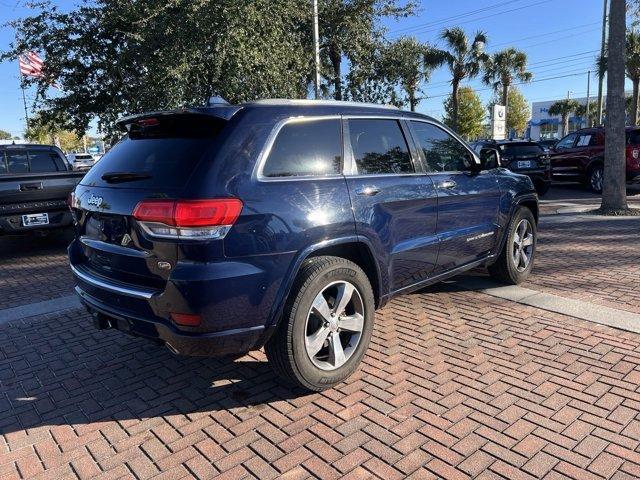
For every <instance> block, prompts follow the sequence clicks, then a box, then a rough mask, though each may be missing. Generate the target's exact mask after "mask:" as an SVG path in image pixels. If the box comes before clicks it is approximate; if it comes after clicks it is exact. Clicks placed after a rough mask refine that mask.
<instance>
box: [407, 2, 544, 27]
mask: <svg viewBox="0 0 640 480" xmlns="http://www.w3.org/2000/svg"><path fill="white" fill-rule="evenodd" d="M552 1H554V0H540V1H539V2H535V3H530V4H528V5H524V6H522V7H516V8H511V9H509V10H504V11H502V12H497V13H493V14H491V15H485V16H483V17H477V18H472V19H470V20H465V21H463V22H457V23H458V24H459V25H461V24H465V23H470V22H477V21H478V20H485V19H487V18H492V17H496V16H498V15H504V14H505V13H511V12H516V11H519V10H524V9H525V8H531V7H535V6H538V5H542V4H544V3H549V2H552ZM425 28H426V30H425ZM437 30H439V28H430V27H424V26H422V27H420V28H419V29H418V30H416V31H414V32H412V33H413V34H416V35H424V34H426V33H430V32H435V31H437Z"/></svg>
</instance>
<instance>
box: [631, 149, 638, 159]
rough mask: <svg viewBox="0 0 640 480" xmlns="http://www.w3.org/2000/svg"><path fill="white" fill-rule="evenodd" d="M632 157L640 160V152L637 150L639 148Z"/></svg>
mask: <svg viewBox="0 0 640 480" xmlns="http://www.w3.org/2000/svg"><path fill="white" fill-rule="evenodd" d="M631 156H632V157H633V158H635V159H636V160H637V159H638V157H640V151H638V149H637V148H634V149H633V150H632V151H631Z"/></svg>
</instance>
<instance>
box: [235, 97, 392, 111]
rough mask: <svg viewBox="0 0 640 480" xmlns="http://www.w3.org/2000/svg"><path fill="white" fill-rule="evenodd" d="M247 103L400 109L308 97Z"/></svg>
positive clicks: (267, 99) (247, 103)
mask: <svg viewBox="0 0 640 480" xmlns="http://www.w3.org/2000/svg"><path fill="white" fill-rule="evenodd" d="M245 105H329V106H330V105H335V106H340V105H343V106H349V107H364V108H390V109H393V110H400V109H399V108H398V107H396V106H395V105H386V104H382V103H364V102H347V101H343V100H307V99H289V98H265V99H262V100H254V101H252V102H246V103H245Z"/></svg>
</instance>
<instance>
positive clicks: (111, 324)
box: [76, 287, 265, 357]
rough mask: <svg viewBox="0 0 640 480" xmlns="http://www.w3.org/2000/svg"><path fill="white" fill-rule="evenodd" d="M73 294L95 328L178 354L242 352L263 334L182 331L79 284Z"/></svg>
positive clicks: (261, 329)
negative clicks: (110, 301)
mask: <svg viewBox="0 0 640 480" xmlns="http://www.w3.org/2000/svg"><path fill="white" fill-rule="evenodd" d="M76 293H77V294H78V295H79V296H80V300H81V301H82V303H83V304H84V306H85V307H86V308H87V310H88V311H89V312H90V313H91V314H92V315H93V318H94V325H95V326H96V327H97V328H98V329H101V330H103V329H108V328H114V329H117V330H119V331H121V332H124V333H127V334H129V335H133V336H136V337H143V338H147V339H149V340H153V341H156V342H159V343H162V344H164V345H166V346H167V347H168V348H169V349H170V350H171V351H172V352H174V353H176V354H179V355H189V356H207V357H212V356H221V355H235V354H241V353H245V352H248V351H249V350H251V349H252V348H253V347H254V346H255V345H257V344H260V343H261V340H262V338H263V336H264V330H265V329H264V327H263V326H256V327H249V328H239V329H233V330H224V331H221V332H214V333H200V332H184V331H181V330H178V329H177V328H175V327H174V326H173V325H171V324H170V323H169V322H163V321H160V320H158V319H149V318H140V317H137V316H135V315H132V314H131V313H130V312H124V311H120V310H118V309H115V308H113V307H111V306H109V305H106V304H105V303H104V302H101V301H100V300H98V299H97V298H94V297H92V296H91V295H89V294H88V293H87V292H85V291H84V290H82V288H80V287H76Z"/></svg>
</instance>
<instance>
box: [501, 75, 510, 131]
mask: <svg viewBox="0 0 640 480" xmlns="http://www.w3.org/2000/svg"><path fill="white" fill-rule="evenodd" d="M502 104H503V105H504V127H505V130H506V132H505V133H506V136H507V138H511V137H510V135H509V134H510V132H509V84H508V83H506V82H503V83H502Z"/></svg>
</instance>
